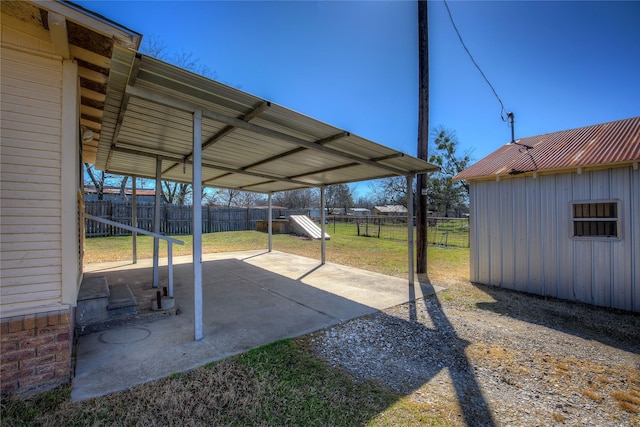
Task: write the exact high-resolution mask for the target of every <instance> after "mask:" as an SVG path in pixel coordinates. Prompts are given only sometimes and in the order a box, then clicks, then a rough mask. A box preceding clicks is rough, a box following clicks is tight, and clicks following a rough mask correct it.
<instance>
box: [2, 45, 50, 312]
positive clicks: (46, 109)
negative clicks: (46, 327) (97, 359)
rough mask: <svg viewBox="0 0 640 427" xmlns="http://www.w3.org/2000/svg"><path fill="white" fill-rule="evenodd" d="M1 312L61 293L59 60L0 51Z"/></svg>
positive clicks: (42, 301) (47, 301) (43, 301)
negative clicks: (0, 92)
mask: <svg viewBox="0 0 640 427" xmlns="http://www.w3.org/2000/svg"><path fill="white" fill-rule="evenodd" d="M1 57H2V63H1V66H0V73H1V85H0V86H1V88H2V94H1V95H0V96H1V99H2V102H1V104H0V110H1V114H0V115H1V119H0V120H1V125H0V128H1V129H2V130H1V134H0V141H1V148H0V149H1V151H2V156H1V158H0V216H1V217H2V222H1V224H0V240H1V241H2V247H1V248H0V251H1V252H0V260H1V261H0V277H2V280H1V281H0V296H1V298H0V312H2V313H3V315H4V314H5V313H10V311H11V310H16V309H25V308H30V307H37V306H41V305H48V304H55V303H59V302H60V300H61V295H62V285H61V281H62V276H61V272H62V269H61V262H62V257H61V250H60V245H61V221H60V212H61V209H60V208H61V206H60V198H61V193H60V179H61V178H60V176H61V171H60V161H61V144H60V137H61V136H60V135H61V99H62V90H61V87H62V67H61V63H60V61H55V60H51V59H45V58H42V57H37V56H32V55H28V54H26V53H23V52H17V51H14V50H10V49H5V48H3V49H2V52H1Z"/></svg>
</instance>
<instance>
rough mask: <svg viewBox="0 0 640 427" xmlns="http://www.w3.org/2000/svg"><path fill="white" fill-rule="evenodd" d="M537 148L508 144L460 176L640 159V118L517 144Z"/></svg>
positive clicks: (593, 164)
mask: <svg viewBox="0 0 640 427" xmlns="http://www.w3.org/2000/svg"><path fill="white" fill-rule="evenodd" d="M517 142H518V143H520V144H524V145H528V146H531V147H533V148H532V149H530V150H525V149H524V148H523V147H522V146H521V145H514V144H507V145H505V146H502V147H500V148H499V149H498V150H496V151H495V152H493V153H492V154H490V155H489V156H487V157H485V158H484V159H482V160H480V161H479V162H477V163H475V164H473V165H472V166H470V167H469V168H467V169H466V170H464V171H462V172H460V173H459V174H458V175H457V176H456V178H457V179H465V180H476V179H483V178H488V177H493V176H495V175H507V174H508V173H509V172H510V171H511V170H512V169H514V170H516V171H521V172H524V171H534V170H536V171H538V172H543V171H551V170H562V169H567V168H577V167H590V166H597V165H611V164H617V163H621V162H630V161H633V160H638V159H640V117H634V118H630V119H626V120H618V121H615V122H609V123H602V124H598V125H593V126H587V127H583V128H578V129H571V130H565V131H561V132H554V133H548V134H545V135H538V136H532V137H527V138H522V139H519V140H517Z"/></svg>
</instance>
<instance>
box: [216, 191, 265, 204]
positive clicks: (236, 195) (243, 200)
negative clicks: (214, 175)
mask: <svg viewBox="0 0 640 427" xmlns="http://www.w3.org/2000/svg"><path fill="white" fill-rule="evenodd" d="M218 195H219V197H220V199H221V202H222V203H223V204H225V205H226V206H227V207H228V208H230V207H246V208H248V207H251V206H258V205H265V204H266V200H265V199H264V196H263V195H261V194H258V193H252V192H250V191H241V190H232V189H228V188H227V189H220V190H218Z"/></svg>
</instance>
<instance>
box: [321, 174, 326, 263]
mask: <svg viewBox="0 0 640 427" xmlns="http://www.w3.org/2000/svg"><path fill="white" fill-rule="evenodd" d="M324 189H325V187H324V186H322V187H320V247H321V248H322V249H321V252H322V257H321V261H320V264H321V265H324V264H325V263H326V262H327V242H326V241H325V239H324V230H325V224H324V222H325V212H324V203H325V201H324Z"/></svg>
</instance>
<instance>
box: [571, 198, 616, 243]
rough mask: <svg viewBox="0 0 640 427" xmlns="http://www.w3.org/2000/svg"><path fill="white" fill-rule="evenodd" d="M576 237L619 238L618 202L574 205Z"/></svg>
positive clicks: (574, 233) (574, 230)
mask: <svg viewBox="0 0 640 427" xmlns="http://www.w3.org/2000/svg"><path fill="white" fill-rule="evenodd" d="M572 205H573V206H572V210H573V212H572V215H573V236H574V237H614V238H617V237H618V236H619V230H620V227H619V225H620V224H619V222H620V220H619V217H618V202H594V203H582V202H580V203H573V204H572Z"/></svg>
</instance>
